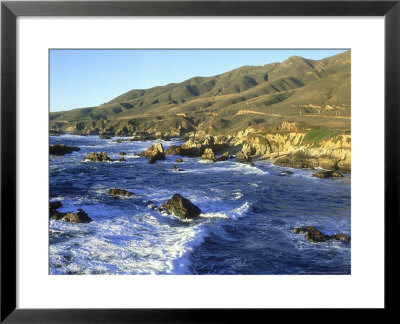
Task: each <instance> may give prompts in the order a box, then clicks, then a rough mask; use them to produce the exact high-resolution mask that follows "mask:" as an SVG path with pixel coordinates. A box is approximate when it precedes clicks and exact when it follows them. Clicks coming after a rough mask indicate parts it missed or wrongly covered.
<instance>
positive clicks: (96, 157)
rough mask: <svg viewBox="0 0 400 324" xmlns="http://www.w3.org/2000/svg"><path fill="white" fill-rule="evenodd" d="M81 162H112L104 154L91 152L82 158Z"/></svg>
mask: <svg viewBox="0 0 400 324" xmlns="http://www.w3.org/2000/svg"><path fill="white" fill-rule="evenodd" d="M83 161H93V162H110V161H113V160H112V159H111V158H110V157H109V156H108V155H107V153H106V152H103V153H101V152H98V153H95V152H91V153H90V154H88V155H86V156H85V157H84V158H83Z"/></svg>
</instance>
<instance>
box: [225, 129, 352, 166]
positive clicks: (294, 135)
mask: <svg viewBox="0 0 400 324" xmlns="http://www.w3.org/2000/svg"><path fill="white" fill-rule="evenodd" d="M281 125H282V127H287V128H290V127H295V126H296V124H292V123H290V122H283V123H282V124H281ZM305 135H306V134H305V133H298V132H290V133H285V134H280V133H275V134H264V135H261V134H253V133H252V130H250V129H247V130H246V131H242V132H239V133H238V134H237V136H236V138H235V140H233V141H232V144H233V145H236V146H238V145H242V152H244V153H246V154H249V155H259V156H263V157H264V158H277V157H279V156H283V155H287V154H289V153H293V154H296V153H297V152H300V153H301V155H304V156H307V159H305V158H301V159H300V160H299V159H297V158H296V159H292V158H289V159H284V160H283V159H281V161H280V162H281V163H283V166H288V167H290V166H291V165H293V166H292V167H295V168H305V167H307V168H316V167H321V168H324V169H330V170H342V171H351V135H347V134H346V135H338V136H335V137H333V138H330V139H327V140H325V141H322V142H320V143H318V147H316V145H314V144H310V143H307V144H303V140H304V137H305Z"/></svg>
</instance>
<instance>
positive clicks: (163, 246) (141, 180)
mask: <svg viewBox="0 0 400 324" xmlns="http://www.w3.org/2000/svg"><path fill="white" fill-rule="evenodd" d="M113 139H116V138H113ZM152 143H153V142H152V141H146V142H122V143H115V142H112V140H102V139H99V138H98V137H97V136H86V137H83V136H74V135H63V136H50V144H51V145H54V144H66V145H70V146H79V147H80V148H81V151H78V152H73V153H72V154H66V155H65V156H62V157H56V156H51V157H50V200H60V201H62V204H63V206H62V207H61V208H60V209H59V211H61V212H66V211H72V212H74V211H76V209H78V208H82V209H83V210H85V212H87V214H88V215H89V217H91V218H92V219H93V222H91V223H88V224H73V223H67V222H63V221H58V220H50V223H49V245H50V249H49V251H50V252H49V273H50V274H54V275H58V274H87V275H90V274H102V275H103V274H206V275H210V274H219V275H222V274H229V275H231V274H260V275H266V274H350V273H351V244H349V243H345V242H339V241H329V242H326V243H310V242H308V241H307V240H306V239H305V238H304V234H297V235H296V234H293V233H292V229H293V228H294V227H296V226H306V225H311V226H315V227H316V228H317V229H319V230H321V231H322V232H323V233H326V234H333V233H337V232H342V233H345V234H348V235H351V221H350V192H351V190H350V189H351V185H350V184H351V181H350V180H351V177H350V175H349V174H345V177H343V178H337V179H317V178H314V177H312V173H313V171H311V170H297V169H292V170H291V171H293V172H294V173H293V174H292V175H290V176H280V175H279V173H280V172H281V171H282V170H288V168H282V167H279V166H274V165H272V164H271V162H268V161H255V166H253V167H252V166H248V165H245V164H239V163H235V162H233V160H229V161H225V162H217V163H205V162H202V161H200V159H199V158H188V157H183V160H184V163H180V164H176V163H175V162H174V161H175V159H176V158H177V156H167V158H166V160H165V161H157V162H156V163H155V164H152V165H150V164H148V163H147V159H145V158H140V157H138V156H137V154H138V153H139V152H141V151H143V150H145V149H147V147H148V146H149V145H151V144H152ZM161 143H162V144H163V146H164V148H165V149H166V148H167V147H168V146H170V145H172V144H179V142H178V140H172V141H161ZM103 151H105V152H107V154H108V155H109V156H110V157H111V158H118V157H120V156H119V155H118V152H120V151H125V152H126V153H127V155H126V156H125V159H126V162H111V163H110V162H82V158H83V156H84V155H86V154H88V153H90V152H103ZM174 164H176V165H178V166H179V167H180V168H181V169H183V170H184V171H182V172H177V171H174V170H172V166H173V165H174ZM314 172H315V171H314ZM114 187H117V188H122V189H125V190H129V191H132V192H133V193H134V194H135V195H134V196H131V197H126V198H115V197H109V196H108V194H107V192H108V190H109V189H110V188H114ZM174 193H179V194H181V195H182V196H184V197H185V198H188V199H189V200H190V201H192V202H193V203H194V204H195V205H197V206H198V207H199V208H200V209H201V210H202V214H201V215H200V217H198V218H197V219H195V220H187V221H186V220H185V221H184V220H180V219H178V218H176V217H174V216H171V215H167V214H161V213H159V212H157V211H155V210H151V209H150V208H148V202H149V201H151V202H152V204H155V205H157V206H160V205H161V204H162V203H164V202H165V201H167V200H168V199H169V198H171V197H172V195H173V194H174Z"/></svg>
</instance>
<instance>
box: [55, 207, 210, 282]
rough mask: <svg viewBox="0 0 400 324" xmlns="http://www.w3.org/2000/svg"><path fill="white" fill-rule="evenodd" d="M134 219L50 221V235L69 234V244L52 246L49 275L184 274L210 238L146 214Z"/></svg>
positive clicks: (197, 230)
mask: <svg viewBox="0 0 400 324" xmlns="http://www.w3.org/2000/svg"><path fill="white" fill-rule="evenodd" d="M137 217H138V216H135V215H133V216H132V217H130V218H128V217H120V218H117V219H113V220H107V221H103V222H99V223H98V222H93V223H89V224H71V223H65V222H61V221H51V225H50V226H51V228H52V230H53V231H54V233H57V234H54V235H56V236H57V235H60V233H61V234H62V233H70V234H71V233H72V234H73V237H72V238H70V240H69V241H68V242H67V243H64V242H63V241H62V240H61V241H60V242H59V243H53V244H51V245H50V264H51V265H52V266H51V273H52V274H65V273H72V274H73V273H79V274H108V273H112V274H126V273H130V274H185V273H188V272H189V266H190V260H189V259H190V254H191V252H192V251H193V249H194V248H195V247H196V246H199V245H200V244H201V243H202V242H203V240H204V237H205V236H207V235H208V234H207V231H206V229H205V228H203V227H202V225H191V226H170V225H168V224H164V223H160V222H159V220H158V219H157V217H154V216H152V215H151V214H150V213H148V214H141V215H140V221H139V219H138V218H137ZM82 225H84V226H82ZM155 234H156V235H155ZM69 260H71V262H69Z"/></svg>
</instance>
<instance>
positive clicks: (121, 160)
mask: <svg viewBox="0 0 400 324" xmlns="http://www.w3.org/2000/svg"><path fill="white" fill-rule="evenodd" d="M117 161H118V162H125V158H123V157H120V158H119V159H117Z"/></svg>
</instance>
